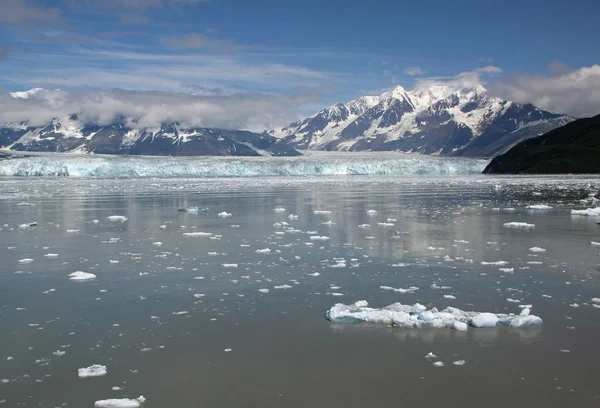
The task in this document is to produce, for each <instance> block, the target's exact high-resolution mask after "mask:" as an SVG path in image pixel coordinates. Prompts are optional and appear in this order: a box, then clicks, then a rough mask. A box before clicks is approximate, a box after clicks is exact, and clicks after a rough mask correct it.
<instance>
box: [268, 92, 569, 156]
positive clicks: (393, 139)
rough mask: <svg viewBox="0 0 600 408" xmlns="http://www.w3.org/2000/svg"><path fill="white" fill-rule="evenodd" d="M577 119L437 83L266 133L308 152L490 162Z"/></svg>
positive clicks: (338, 105)
mask: <svg viewBox="0 0 600 408" xmlns="http://www.w3.org/2000/svg"><path fill="white" fill-rule="evenodd" d="M573 120H574V118H572V117H570V116H568V115H563V114H556V113H552V112H548V111H544V110H542V109H539V108H536V107H535V106H533V105H531V104H518V103H514V102H510V101H506V100H503V99H500V98H495V97H492V96H489V95H488V94H487V90H486V89H485V88H484V87H483V86H481V85H477V86H474V87H464V86H458V85H448V84H444V85H441V84H436V85H432V86H429V87H420V88H416V89H414V90H412V91H406V90H405V89H404V88H403V87H401V86H398V87H396V88H394V89H392V90H391V91H387V92H384V93H383V94H381V95H379V96H363V97H361V98H358V99H355V100H352V101H350V102H348V103H336V104H334V105H332V106H330V107H327V108H325V109H323V110H321V111H319V112H317V113H316V114H314V115H312V116H309V117H308V118H305V119H302V120H299V121H296V122H293V123H291V124H290V125H288V126H286V127H283V128H278V129H273V130H270V131H268V132H267V134H269V135H272V136H274V137H277V138H279V139H281V140H284V141H286V142H287V143H290V144H291V145H292V146H294V147H296V148H298V149H306V150H341V151H344V150H347V151H368V150H371V151H402V152H406V153H411V152H416V153H424V154H436V155H446V156H481V157H490V156H495V155H497V154H501V153H503V152H505V151H506V150H508V149H509V148H510V147H511V146H513V145H514V144H516V143H518V142H519V141H521V140H525V139H527V138H530V137H535V136H538V135H539V134H543V133H546V132H547V131H549V130H552V129H554V128H556V127H559V126H563V125H565V124H567V123H569V122H571V121H573Z"/></svg>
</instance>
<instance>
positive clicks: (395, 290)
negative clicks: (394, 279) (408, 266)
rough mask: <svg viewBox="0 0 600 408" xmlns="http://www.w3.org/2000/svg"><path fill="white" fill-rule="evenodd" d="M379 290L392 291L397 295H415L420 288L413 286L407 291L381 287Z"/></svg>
mask: <svg viewBox="0 0 600 408" xmlns="http://www.w3.org/2000/svg"><path fill="white" fill-rule="evenodd" d="M379 289H381V290H390V291H394V292H396V293H402V294H405V293H415V292H416V291H417V290H419V288H418V287H416V286H411V287H410V288H407V289H402V288H393V287H391V286H380V287H379Z"/></svg>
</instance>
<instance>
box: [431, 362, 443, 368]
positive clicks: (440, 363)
mask: <svg viewBox="0 0 600 408" xmlns="http://www.w3.org/2000/svg"><path fill="white" fill-rule="evenodd" d="M433 365H434V367H443V366H444V363H443V362H442V361H436V362H435V363H433Z"/></svg>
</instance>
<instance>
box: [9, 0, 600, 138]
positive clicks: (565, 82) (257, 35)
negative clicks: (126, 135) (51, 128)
mask: <svg viewBox="0 0 600 408" xmlns="http://www.w3.org/2000/svg"><path fill="white" fill-rule="evenodd" d="M598 44H600V2H594V1H589V0H583V1H582V0H573V1H570V2H565V1H558V0H544V1H539V0H527V1H523V0H520V1H513V0H505V1H502V2H491V1H461V0H457V1H451V2H450V1H446V0H443V1H429V0H420V1H410V2H405V1H400V0H395V1H392V0H369V1H364V0H361V1H358V0H344V1H342V0H287V1H282V0H46V1H42V0H37V1H35V0H0V121H2V122H7V121H8V122H11V121H16V120H29V121H36V120H37V121H40V122H41V121H43V120H46V119H47V118H48V117H51V116H53V115H54V116H56V115H57V112H63V111H64V112H66V111H67V110H79V111H82V110H84V109H85V110H86V115H87V120H89V121H91V122H96V123H103V122H106V123H108V122H110V121H111V120H114V119H115V117H118V116H128V115H129V116H132V117H135V119H136V121H137V122H140V123H146V124H151V123H152V122H156V121H158V120H178V121H183V122H188V123H190V124H193V125H203V126H214V127H225V128H245V129H252V130H264V129H268V128H274V127H277V126H284V125H286V124H288V123H289V122H291V121H293V120H296V119H298V118H299V117H303V116H308V115H310V114H313V113H315V112H317V111H318V110H320V109H322V108H324V107H326V106H328V105H331V104H333V103H336V102H346V101H349V100H352V99H355V98H358V97H360V96H362V95H376V94H380V93H382V92H384V91H385V90H389V89H392V88H393V87H395V86H398V85H400V86H403V87H404V88H406V89H409V90H410V89H414V88H415V87H420V86H427V85H430V84H432V83H450V84H452V83H460V82H461V81H463V80H464V79H465V78H469V80H470V81H475V82H477V83H480V84H482V85H484V86H485V87H486V88H487V89H488V90H489V92H490V93H491V94H493V95H494V96H499V97H502V98H505V99H509V100H514V101H516V102H522V103H534V104H535V105H536V106H539V107H541V108H544V109H548V110H552V111H555V112H559V113H567V114H571V115H574V116H577V117H584V116H591V115H594V114H598V113H600V65H598V64H600V53H599V52H598V49H599V48H598V47H599V46H598ZM31 88H44V89H47V90H50V92H46V93H43V94H38V95H37V96H36V97H33V96H32V97H30V98H29V100H27V101H26V100H18V101H15V100H14V99H15V98H13V97H11V96H10V95H9V92H16V91H26V90H28V89H31ZM56 89H60V90H61V92H57V91H55V90H56Z"/></svg>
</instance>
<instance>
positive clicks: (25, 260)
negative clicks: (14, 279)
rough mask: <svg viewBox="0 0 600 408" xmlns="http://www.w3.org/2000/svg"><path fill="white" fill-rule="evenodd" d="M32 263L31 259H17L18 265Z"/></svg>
mask: <svg viewBox="0 0 600 408" xmlns="http://www.w3.org/2000/svg"><path fill="white" fill-rule="evenodd" d="M32 262H33V259H31V258H25V259H19V263H20V264H28V263H32Z"/></svg>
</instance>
